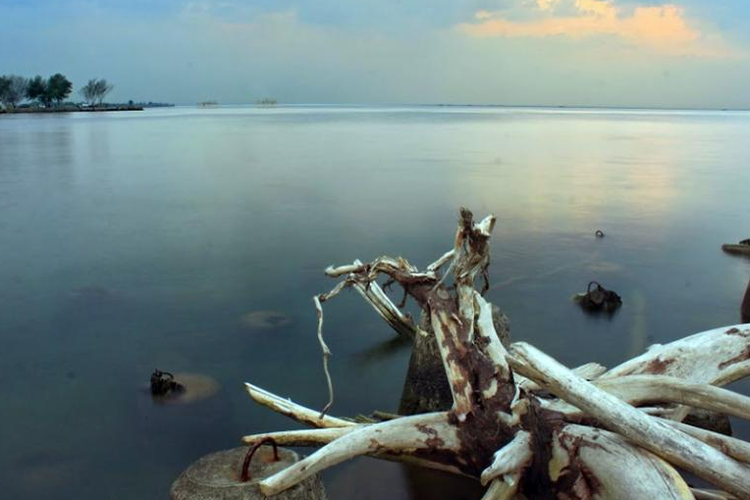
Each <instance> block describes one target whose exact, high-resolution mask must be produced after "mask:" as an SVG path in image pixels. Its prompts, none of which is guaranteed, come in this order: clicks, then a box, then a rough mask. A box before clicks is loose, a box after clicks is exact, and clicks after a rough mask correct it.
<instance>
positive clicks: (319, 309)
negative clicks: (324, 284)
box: [313, 282, 343, 418]
mask: <svg viewBox="0 0 750 500" xmlns="http://www.w3.org/2000/svg"><path fill="white" fill-rule="evenodd" d="M342 283H343V282H342ZM313 302H315V310H316V311H317V313H318V342H320V348H321V349H322V350H323V371H324V372H325V374H326V382H327V383H328V403H327V404H326V405H325V406H324V407H323V409H322V410H320V416H319V417H318V418H323V417H324V416H325V414H326V412H327V411H328V410H329V409H330V408H331V406H333V381H332V380H331V373H330V372H329V371H328V358H329V357H330V356H331V350H330V349H329V348H328V345H326V341H325V340H323V306H322V305H321V304H320V298H319V297H318V296H317V295H316V296H315V297H313Z"/></svg>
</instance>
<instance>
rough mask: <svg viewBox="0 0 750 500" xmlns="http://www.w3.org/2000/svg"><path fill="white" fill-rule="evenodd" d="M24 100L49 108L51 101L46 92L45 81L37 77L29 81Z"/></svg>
mask: <svg viewBox="0 0 750 500" xmlns="http://www.w3.org/2000/svg"><path fill="white" fill-rule="evenodd" d="M26 98H27V99H29V100H31V101H37V102H38V103H40V104H43V105H44V106H49V105H50V103H51V102H52V101H51V99H50V98H49V93H48V92H47V80H45V79H44V78H42V77H41V76H39V75H37V76H35V77H34V78H32V79H31V80H29V85H28V86H27V87H26Z"/></svg>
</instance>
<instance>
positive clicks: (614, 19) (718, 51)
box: [459, 0, 728, 56]
mask: <svg viewBox="0 0 750 500" xmlns="http://www.w3.org/2000/svg"><path fill="white" fill-rule="evenodd" d="M560 1H561V0H536V7H537V8H538V10H537V12H538V14H539V16H538V18H537V19H531V20H523V21H514V20H510V19H507V18H506V17H503V15H502V14H501V13H499V12H488V11H479V12H477V13H476V15H475V18H476V21H475V22H473V23H465V24H461V25H459V29H460V30H462V31H463V32H465V33H467V34H469V35H471V36H476V37H492V36H502V37H550V36H566V37H570V38H573V39H581V38H585V37H592V36H602V35H604V36H614V37H618V38H620V39H623V40H625V41H627V42H629V43H631V44H635V45H645V46H649V47H651V48H653V49H656V50H659V51H660V52H664V53H669V54H678V55H686V54H691V55H700V56H726V55H728V53H727V50H726V48H725V47H724V46H723V44H721V43H708V42H707V39H706V37H704V34H703V33H701V31H700V30H699V29H698V28H697V27H696V26H694V25H691V24H690V23H688V21H687V19H686V17H685V10H684V9H683V8H682V7H681V6H678V5H674V4H668V5H662V6H639V7H636V8H635V9H633V10H632V11H630V12H628V13H625V12H623V11H622V10H621V9H620V8H619V7H618V6H617V5H616V4H615V3H614V1H612V0H575V3H574V4H573V13H572V14H568V15H564V16H555V15H554V12H553V10H554V8H555V7H556V6H557V4H559V3H560ZM539 10H541V11H544V12H543V13H540V12H539ZM715 41H716V40H714V41H713V42H715Z"/></svg>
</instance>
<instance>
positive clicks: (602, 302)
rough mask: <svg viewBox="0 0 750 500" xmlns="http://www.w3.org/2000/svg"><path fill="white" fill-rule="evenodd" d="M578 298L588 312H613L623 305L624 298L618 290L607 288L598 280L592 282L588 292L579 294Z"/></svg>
mask: <svg viewBox="0 0 750 500" xmlns="http://www.w3.org/2000/svg"><path fill="white" fill-rule="evenodd" d="M594 285H595V286H594ZM592 287H594V288H592ZM576 300H577V301H578V303H579V304H580V306H581V307H582V308H583V309H584V310H586V311H588V312H599V311H603V312H608V313H613V312H615V311H616V310H617V309H619V308H620V306H621V305H622V299H621V298H620V296H619V295H618V294H617V293H616V292H614V291H612V290H607V289H606V288H604V287H603V286H602V285H600V284H599V283H597V282H596V281H592V282H590V283H589V286H588V287H587V289H586V293H584V294H579V295H577V296H576Z"/></svg>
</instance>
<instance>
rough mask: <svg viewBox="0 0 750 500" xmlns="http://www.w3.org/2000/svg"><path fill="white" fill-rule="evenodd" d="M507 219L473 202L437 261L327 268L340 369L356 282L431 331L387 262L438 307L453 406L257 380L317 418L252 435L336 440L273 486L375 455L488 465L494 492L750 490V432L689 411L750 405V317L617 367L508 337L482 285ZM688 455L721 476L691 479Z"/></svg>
mask: <svg viewBox="0 0 750 500" xmlns="http://www.w3.org/2000/svg"><path fill="white" fill-rule="evenodd" d="M494 224H495V218H494V217H493V216H489V217H487V218H485V219H484V220H482V221H481V222H476V223H475V222H474V221H473V218H472V214H471V212H469V211H468V210H465V209H462V210H461V216H460V219H459V225H458V231H457V233H456V237H455V243H454V247H453V249H452V250H451V251H449V252H447V253H446V254H445V255H443V256H442V257H441V258H440V259H438V260H437V261H436V262H435V263H433V264H431V265H430V266H428V267H427V268H426V269H425V270H424V271H420V270H418V269H417V268H416V267H414V266H412V265H411V264H409V263H408V262H407V261H406V260H404V259H402V258H390V257H380V258H378V259H376V260H374V261H372V262H370V263H367V264H363V263H361V262H359V261H355V262H354V263H353V264H351V265H347V266H342V267H338V268H328V269H327V270H326V274H327V275H328V276H331V277H334V278H342V281H340V282H339V284H338V285H337V286H336V287H335V288H334V289H333V290H332V291H331V292H329V293H328V294H323V295H319V296H317V297H315V299H314V300H315V305H316V308H317V311H318V338H319V340H320V343H321V346H322V348H323V352H324V363H325V365H326V375H327V377H328V373H327V372H328V370H327V361H328V355H329V354H330V351H329V350H328V347H327V346H326V345H325V342H324V340H323V336H322V325H323V310H322V303H323V302H325V301H326V300H328V299H330V298H332V297H334V296H335V295H336V294H338V293H339V292H341V291H342V290H343V289H345V288H347V287H352V288H354V289H355V290H357V291H358V292H359V293H360V294H361V295H362V296H363V297H364V298H365V299H366V300H367V301H368V302H369V303H370V304H372V305H373V307H374V308H375V310H376V311H377V312H378V313H379V314H380V315H381V316H382V317H383V319H384V320H385V321H387V322H388V323H389V324H390V325H391V326H392V327H393V328H394V329H396V330H397V331H398V332H400V333H403V334H406V335H412V334H415V335H424V334H426V332H425V331H423V329H421V328H419V326H418V325H417V324H415V323H414V322H413V321H412V320H411V318H410V317H408V316H406V315H404V314H403V313H402V312H401V311H400V310H399V308H398V307H396V305H394V304H393V303H392V302H391V300H390V299H389V298H388V297H387V295H386V294H385V293H384V292H383V289H382V287H381V285H379V284H378V283H377V279H378V278H379V277H381V276H382V275H385V276H386V277H387V278H388V280H389V281H393V282H396V283H398V284H399V285H401V286H402V287H403V289H404V291H405V293H406V294H408V295H409V296H410V297H412V298H413V299H414V300H416V302H417V303H418V304H419V306H420V307H421V308H422V310H423V314H425V315H426V316H427V317H428V318H429V325H430V326H431V331H432V333H431V334H434V335H435V337H436V339H437V342H438V346H439V350H440V355H441V358H442V362H443V365H444V368H445V372H446V374H447V377H448V381H449V384H450V389H451V394H452V396H453V406H452V408H451V410H450V411H447V412H433V413H426V414H421V415H413V416H406V417H396V418H391V419H388V420H384V421H381V422H376V423H356V422H354V421H351V420H349V419H343V418H336V417H332V416H328V415H325V412H326V410H327V409H328V408H329V407H330V404H331V403H332V402H333V389H332V386H331V381H330V377H328V382H329V390H330V395H331V398H330V401H329V404H328V405H327V406H326V409H325V410H324V411H323V412H322V413H319V412H316V411H313V410H310V409H308V408H305V407H303V406H300V405H298V404H295V403H293V402H291V401H290V400H286V399H283V398H281V397H279V396H276V395H274V394H271V393H270V392H267V391H265V390H263V389H261V388H259V387H256V386H253V385H251V384H246V386H247V391H248V393H249V394H250V396H251V397H252V398H253V399H254V400H255V401H256V402H258V403H260V404H262V405H265V406H268V407H270V408H271V409H273V410H275V411H277V412H279V413H282V414H284V415H287V416H289V417H291V418H293V419H295V420H297V421H299V422H302V423H305V424H307V425H310V426H312V427H314V428H315V429H310V430H295V431H287V432H274V433H270V434H259V435H251V436H246V437H244V438H243V441H244V442H245V443H248V444H250V443H255V442H257V441H259V440H261V439H264V438H267V437H269V436H270V437H272V438H273V439H275V440H276V442H277V443H279V444H283V445H295V446H322V447H321V448H320V449H319V450H317V451H316V452H315V453H313V454H312V455H310V456H309V457H307V458H305V459H303V460H302V461H300V462H298V463H296V464H295V465H293V466H291V467H289V468H287V469H284V470H282V471H280V472H278V473H277V474H275V475H274V476H271V477H269V478H268V479H266V480H264V481H263V482H262V483H261V489H262V491H263V492H264V493H265V494H267V495H273V494H275V493H278V492H280V491H283V490H284V489H286V488H289V487H291V486H293V485H295V484H297V483H298V482H300V481H301V480H303V479H305V478H307V477H309V476H311V475H313V474H315V473H317V472H319V471H321V470H323V469H325V468H327V467H330V466H332V465H335V464H337V463H340V462H342V461H344V460H347V459H350V458H352V457H355V456H359V455H373V456H377V457H382V458H387V459H391V460H398V461H404V462H412V463H417V464H421V465H424V466H426V467H432V468H436V469H441V470H446V471H452V472H455V473H460V474H464V475H470V476H474V477H477V478H479V479H480V480H481V482H482V484H484V485H488V489H487V492H486V494H485V497H484V498H485V500H501V499H511V498H519V499H522V498H528V499H559V500H574V499H579V500H584V499H602V500H614V499H623V500H624V499H660V500H669V499H693V498H695V499H703V498H709V499H711V498H714V499H732V498H738V499H743V500H750V465H748V464H749V463H750V443H746V442H744V441H741V440H739V439H735V438H732V437H727V436H724V435H721V434H717V433H714V432H711V431H706V430H703V429H699V428H697V427H692V426H690V425H687V424H685V423H683V422H682V420H684V418H685V416H686V415H687V413H688V412H689V411H690V408H691V407H695V408H703V409H708V410H713V411H718V412H722V413H726V414H729V415H733V416H736V417H741V418H745V419H747V418H750V398H748V397H745V396H742V395H739V394H736V393H734V392H731V391H728V390H725V389H721V388H720V386H722V385H724V384H728V383H730V382H733V381H735V380H738V379H740V378H742V377H745V376H747V375H748V374H750V328H748V325H745V326H744V327H743V326H736V327H724V328H719V329H716V330H711V331H707V332H703V333H699V334H696V335H693V336H690V337H687V338H684V339H682V340H678V341H676V342H673V343H671V344H667V345H658V346H653V347H652V348H651V349H650V350H649V351H648V352H646V353H645V354H643V355H641V356H638V357H636V358H634V359H631V360H629V361H627V362H625V363H623V364H622V365H620V366H618V367H616V368H613V369H611V370H606V369H604V368H603V367H601V366H599V365H596V364H593V363H592V364H588V365H584V366H583V367H580V368H577V369H573V370H571V369H569V368H566V367H565V366H563V365H561V364H560V363H558V362H557V361H555V360H554V359H552V358H551V357H549V356H547V355H546V354H544V353H543V352H541V351H539V350H538V349H536V348H534V347H533V346H531V345H529V344H526V343H523V342H518V343H514V344H511V345H510V347H508V348H506V346H504V345H503V343H502V342H501V341H500V339H499V338H498V335H497V333H496V330H495V327H494V325H493V320H492V306H491V304H490V303H489V302H487V301H486V300H485V299H484V298H483V297H482V293H480V292H478V291H477V290H476V289H475V286H474V285H475V280H476V278H478V277H482V278H483V280H484V284H483V287H482V290H483V291H484V290H486V288H487V266H488V265H489V255H490V254H489V239H490V235H491V232H492V230H493V227H494ZM446 266H447V267H448V269H447V270H446V272H445V273H444V274H441V273H440V269H441V268H443V267H446ZM449 276H451V277H452V279H450V280H449V279H448V277H449ZM448 281H450V283H449V282H448ZM675 466H676V467H679V468H681V469H682V470H685V471H687V472H690V473H692V474H694V475H696V476H699V477H701V478H703V479H704V480H706V481H708V482H709V483H711V484H713V485H715V486H716V488H718V490H715V491H710V492H709V491H702V490H696V489H691V488H690V487H688V485H687V484H686V483H685V481H684V480H683V478H682V477H681V475H680V474H679V473H678V472H677V471H676V469H675V468H674V467H675Z"/></svg>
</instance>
